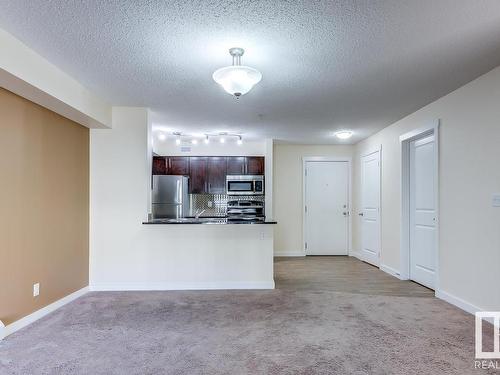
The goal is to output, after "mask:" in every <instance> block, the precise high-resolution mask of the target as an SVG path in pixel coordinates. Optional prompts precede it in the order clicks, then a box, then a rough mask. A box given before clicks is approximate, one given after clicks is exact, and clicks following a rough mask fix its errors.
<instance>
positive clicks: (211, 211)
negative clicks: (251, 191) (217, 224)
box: [189, 194, 265, 216]
mask: <svg viewBox="0 0 500 375" xmlns="http://www.w3.org/2000/svg"><path fill="white" fill-rule="evenodd" d="M230 200H254V201H260V202H264V200H265V198H264V196H263V195H260V196H259V195H249V196H246V195H245V196H243V195H241V196H234V195H227V194H189V203H190V207H191V208H190V216H194V215H196V213H197V212H200V211H201V210H206V211H205V212H203V216H226V213H227V202H228V201H230Z"/></svg>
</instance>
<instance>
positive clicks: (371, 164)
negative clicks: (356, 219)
mask: <svg viewBox="0 0 500 375" xmlns="http://www.w3.org/2000/svg"><path fill="white" fill-rule="evenodd" d="M361 185H362V186H361V198H362V203H361V204H362V210H361V212H360V213H359V215H360V216H361V222H362V224H361V230H362V244H361V258H362V259H363V260H364V261H365V262H368V263H371V264H374V265H376V266H378V265H379V263H380V151H379V150H377V151H375V152H373V153H371V154H368V155H365V156H363V157H362V158H361Z"/></svg>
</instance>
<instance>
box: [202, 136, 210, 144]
mask: <svg viewBox="0 0 500 375" xmlns="http://www.w3.org/2000/svg"><path fill="white" fill-rule="evenodd" d="M203 142H205V144H206V145H208V144H209V143H210V139H209V138H208V134H207V135H205V139H204V140H203Z"/></svg>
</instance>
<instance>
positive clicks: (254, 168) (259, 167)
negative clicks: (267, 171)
mask: <svg viewBox="0 0 500 375" xmlns="http://www.w3.org/2000/svg"><path fill="white" fill-rule="evenodd" d="M246 159H247V160H246V162H247V168H246V171H245V174H264V157H263V156H247V158H246Z"/></svg>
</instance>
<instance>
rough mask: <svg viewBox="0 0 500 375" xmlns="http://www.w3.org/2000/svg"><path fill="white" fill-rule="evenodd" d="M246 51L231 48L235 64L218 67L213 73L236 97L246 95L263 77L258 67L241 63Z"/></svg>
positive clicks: (218, 81)
mask: <svg viewBox="0 0 500 375" xmlns="http://www.w3.org/2000/svg"><path fill="white" fill-rule="evenodd" d="M244 53H245V50H244V49H243V48H239V47H235V48H230V49H229V54H230V55H231V56H232V57H233V65H232V66H226V67H225V68H220V69H217V70H216V71H215V72H214V74H213V75H212V78H213V79H214V81H215V82H217V83H218V84H219V85H221V86H222V87H223V88H224V90H226V92H227V93H229V94H231V95H234V96H235V97H236V98H239V97H240V96H241V95H245V94H246V93H247V92H249V91H250V90H251V89H252V87H253V86H254V85H256V84H257V83H259V82H260V80H261V79H262V74H261V73H260V72H259V71H258V70H257V69H254V68H251V67H249V66H245V65H241V56H243V54H244Z"/></svg>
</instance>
